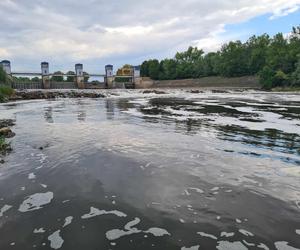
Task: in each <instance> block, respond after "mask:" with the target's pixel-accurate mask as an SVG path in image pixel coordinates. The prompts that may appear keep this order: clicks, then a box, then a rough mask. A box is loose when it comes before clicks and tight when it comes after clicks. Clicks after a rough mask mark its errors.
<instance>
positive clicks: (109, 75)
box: [105, 64, 114, 89]
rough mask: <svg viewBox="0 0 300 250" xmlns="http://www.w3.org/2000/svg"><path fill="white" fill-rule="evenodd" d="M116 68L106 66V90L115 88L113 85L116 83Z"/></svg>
mask: <svg viewBox="0 0 300 250" xmlns="http://www.w3.org/2000/svg"><path fill="white" fill-rule="evenodd" d="M113 70H114V66H113V65H110V64H109V65H106V66H105V85H106V88H109V89H111V88H113V83H114V73H113Z"/></svg>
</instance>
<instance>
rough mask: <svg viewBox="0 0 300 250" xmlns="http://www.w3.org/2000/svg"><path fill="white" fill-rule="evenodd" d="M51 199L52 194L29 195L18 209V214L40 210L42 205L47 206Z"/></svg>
mask: <svg viewBox="0 0 300 250" xmlns="http://www.w3.org/2000/svg"><path fill="white" fill-rule="evenodd" d="M52 199H53V193H52V192H47V193H36V194H33V195H30V196H29V197H28V198H27V199H26V200H24V201H23V203H22V204H21V205H20V207H19V211H20V212H23V213H24V212H29V211H33V210H37V209H41V208H42V206H43V205H46V204H49V203H50V202H51V200H52Z"/></svg>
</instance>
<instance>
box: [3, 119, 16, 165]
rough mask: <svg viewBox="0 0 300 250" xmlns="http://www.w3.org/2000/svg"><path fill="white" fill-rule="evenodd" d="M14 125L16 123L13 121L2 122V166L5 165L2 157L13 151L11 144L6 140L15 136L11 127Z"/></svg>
mask: <svg viewBox="0 0 300 250" xmlns="http://www.w3.org/2000/svg"><path fill="white" fill-rule="evenodd" d="M14 125H15V123H14V121H13V120H11V119H8V120H0V164H3V163H4V159H3V158H2V157H3V156H5V155H6V154H7V153H9V152H10V151H12V148H11V146H10V143H8V142H7V140H6V139H8V138H12V137H14V136H15V133H14V132H13V131H12V130H11V127H12V126H14Z"/></svg>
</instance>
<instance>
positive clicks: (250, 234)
mask: <svg viewBox="0 0 300 250" xmlns="http://www.w3.org/2000/svg"><path fill="white" fill-rule="evenodd" d="M239 232H240V233H241V234H243V235H245V236H254V234H253V233H251V232H249V231H247V230H245V229H239Z"/></svg>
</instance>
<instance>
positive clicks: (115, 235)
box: [106, 218, 142, 240]
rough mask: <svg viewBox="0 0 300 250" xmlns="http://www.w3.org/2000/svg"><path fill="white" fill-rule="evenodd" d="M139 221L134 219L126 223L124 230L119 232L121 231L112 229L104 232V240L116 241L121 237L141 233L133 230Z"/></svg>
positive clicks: (135, 229)
mask: <svg viewBox="0 0 300 250" xmlns="http://www.w3.org/2000/svg"><path fill="white" fill-rule="evenodd" d="M140 221H141V220H140V219H139V218H135V219H134V220H133V221H130V222H128V223H127V224H126V225H125V226H124V229H126V230H127V231H125V230H121V229H112V230H109V231H107V232H106V238H107V239H108V240H117V239H119V238H121V237H123V236H126V235H131V234H136V233H140V232H142V231H141V230H139V229H137V228H133V226H135V225H137V224H139V223H140Z"/></svg>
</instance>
